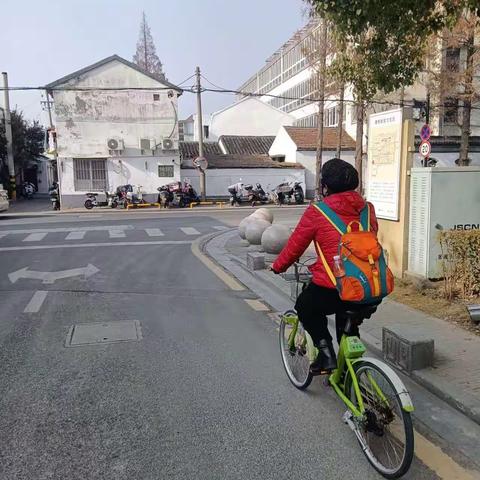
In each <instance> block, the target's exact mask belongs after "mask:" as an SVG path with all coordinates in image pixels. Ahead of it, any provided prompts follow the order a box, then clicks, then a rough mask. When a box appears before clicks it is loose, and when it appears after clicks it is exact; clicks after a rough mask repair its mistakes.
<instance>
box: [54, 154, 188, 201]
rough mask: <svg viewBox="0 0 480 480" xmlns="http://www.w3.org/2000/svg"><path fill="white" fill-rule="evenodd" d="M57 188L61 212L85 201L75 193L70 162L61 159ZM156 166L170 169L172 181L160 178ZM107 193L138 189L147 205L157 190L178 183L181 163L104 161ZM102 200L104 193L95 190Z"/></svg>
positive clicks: (153, 159)
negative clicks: (121, 187)
mask: <svg viewBox="0 0 480 480" xmlns="http://www.w3.org/2000/svg"><path fill="white" fill-rule="evenodd" d="M59 162H60V185H61V190H62V202H63V204H62V205H63V208H70V207H78V206H81V205H82V204H83V202H84V200H85V193H86V192H84V191H81V192H77V191H75V186H74V176H73V158H61V159H59ZM159 165H173V166H174V177H159V176H158V166H159ZM106 168H107V190H109V191H114V190H115V189H116V188H117V187H118V186H119V185H125V184H127V183H129V184H131V185H135V186H141V191H142V192H143V193H144V194H145V199H146V200H148V201H156V199H157V196H158V191H157V188H158V187H160V186H162V185H165V184H167V183H170V182H173V181H175V180H177V181H178V180H179V179H180V162H179V160H178V159H177V158H172V157H171V156H165V157H135V158H124V157H122V158H119V157H112V158H109V159H107V162H106ZM96 193H99V194H100V197H99V198H102V195H103V192H102V191H99V190H97V191H96Z"/></svg>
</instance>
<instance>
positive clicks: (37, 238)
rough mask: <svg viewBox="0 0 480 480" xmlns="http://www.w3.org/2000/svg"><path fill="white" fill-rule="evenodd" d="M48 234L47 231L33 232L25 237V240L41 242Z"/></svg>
mask: <svg viewBox="0 0 480 480" xmlns="http://www.w3.org/2000/svg"><path fill="white" fill-rule="evenodd" d="M46 236H47V233H46V232H37V233H31V234H30V235H28V236H27V237H25V238H24V239H23V241H24V242H39V241H40V240H43V239H44V238H45V237H46Z"/></svg>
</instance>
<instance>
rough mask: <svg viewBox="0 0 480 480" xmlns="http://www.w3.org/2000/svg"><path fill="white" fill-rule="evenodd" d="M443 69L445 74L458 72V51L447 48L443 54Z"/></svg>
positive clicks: (457, 49)
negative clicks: (445, 71)
mask: <svg viewBox="0 0 480 480" xmlns="http://www.w3.org/2000/svg"><path fill="white" fill-rule="evenodd" d="M445 68H446V70H447V72H458V71H460V49H459V48H447V51H446V54H445Z"/></svg>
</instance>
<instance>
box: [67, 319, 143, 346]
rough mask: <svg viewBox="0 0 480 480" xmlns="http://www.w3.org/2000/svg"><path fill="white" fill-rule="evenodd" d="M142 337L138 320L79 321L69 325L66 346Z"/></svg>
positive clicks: (136, 339) (128, 340)
mask: <svg viewBox="0 0 480 480" xmlns="http://www.w3.org/2000/svg"><path fill="white" fill-rule="evenodd" d="M141 339H142V331H141V328H140V322H139V321H138V320H133V321H130V322H103V323H79V324H77V325H73V326H72V327H70V330H69V332H68V335H67V341H66V342H65V346H66V347H76V346H78V345H98V344H100V343H116V342H132V341H138V340H141Z"/></svg>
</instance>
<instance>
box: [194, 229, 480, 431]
mask: <svg viewBox="0 0 480 480" xmlns="http://www.w3.org/2000/svg"><path fill="white" fill-rule="evenodd" d="M234 230H235V228H231V229H229V230H225V231H223V232H219V233H215V234H213V235H209V236H208V237H203V238H201V239H198V240H199V241H201V251H202V254H203V255H205V256H206V257H208V259H209V261H211V262H213V263H215V264H216V265H217V266H218V267H219V268H220V269H221V270H222V272H223V274H224V275H225V274H226V275H228V276H229V277H231V278H232V279H235V280H236V281H239V282H240V283H241V284H242V285H244V286H245V288H246V289H247V290H251V288H250V287H249V285H247V283H255V282H259V281H261V282H264V279H262V278H261V277H260V276H259V275H258V274H257V273H256V272H249V271H248V274H249V275H250V277H251V278H252V279H254V281H255V282H254V281H253V280H252V282H245V281H242V278H239V277H238V276H237V275H236V274H235V271H231V270H230V269H229V268H228V264H227V266H225V265H224V264H222V261H221V260H223V258H222V259H220V260H219V258H218V257H216V256H215V255H212V253H211V252H209V250H208V244H209V243H210V242H211V241H212V240H214V239H217V240H218V237H221V236H225V235H227V236H230V235H231V233H232V232H233V231H234ZM223 245H225V243H224V244H223ZM226 256H227V255H222V257H226ZM223 263H225V262H223ZM230 263H231V262H230ZM235 270H238V269H235ZM241 270H244V271H245V274H247V271H246V269H245V268H243V267H242V268H241ZM241 273H242V277H243V276H244V275H243V273H244V272H243V271H242V272H241ZM265 288H270V289H271V290H273V289H275V290H276V291H277V290H278V293H279V294H281V295H283V296H284V297H286V298H287V299H288V302H289V303H290V304H291V303H292V300H291V299H290V297H289V296H288V295H287V294H286V293H285V292H283V291H280V289H278V288H277V287H276V286H275V285H272V286H271V287H265ZM253 293H255V295H257V296H258V297H260V298H262V300H263V301H264V302H266V303H267V304H268V305H269V306H270V307H271V309H272V311H273V312H277V313H278V312H280V311H283V310H281V309H278V308H275V306H274V305H272V303H271V302H269V301H268V299H266V298H264V297H263V296H262V293H261V292H259V291H253ZM275 295H276V293H275ZM329 326H330V327H334V326H335V325H334V320H333V319H331V318H329ZM361 338H362V341H364V342H365V344H366V345H367V347H368V348H369V350H370V351H371V352H372V353H373V354H374V355H376V356H377V357H379V358H381V359H382V360H383V361H385V362H386V363H387V364H389V365H390V366H392V367H393V368H394V369H395V370H396V371H397V372H399V373H401V374H402V375H405V376H406V377H408V378H410V379H411V380H412V381H414V382H415V383H416V384H417V385H418V386H419V387H421V388H424V389H425V390H427V391H428V392H430V393H431V394H433V395H435V396H436V397H438V398H439V399H440V400H442V401H444V402H445V403H446V404H448V405H449V406H451V407H453V408H454V409H455V410H457V411H459V412H460V413H462V414H463V415H465V416H466V417H467V418H469V419H470V420H472V421H473V422H475V423H476V424H478V425H480V406H479V402H478V401H477V400H476V399H475V398H473V397H472V396H471V395H468V394H465V393H464V392H459V395H453V396H452V395H451V394H449V393H447V391H446V389H442V388H441V386H439V385H440V384H441V385H442V386H443V384H444V382H442V381H441V380H438V379H430V378H429V376H428V375H426V374H425V372H422V370H417V371H413V372H411V373H408V372H405V371H403V370H401V369H399V368H398V367H397V366H396V365H393V364H391V363H389V362H387V361H386V360H385V359H384V358H383V351H382V346H381V341H379V340H378V339H376V338H375V337H373V336H372V335H370V334H368V333H367V332H362V335H361ZM459 396H462V397H463V398H459Z"/></svg>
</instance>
